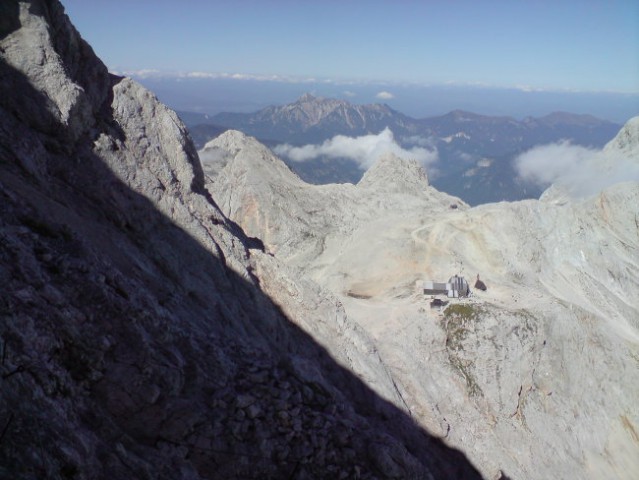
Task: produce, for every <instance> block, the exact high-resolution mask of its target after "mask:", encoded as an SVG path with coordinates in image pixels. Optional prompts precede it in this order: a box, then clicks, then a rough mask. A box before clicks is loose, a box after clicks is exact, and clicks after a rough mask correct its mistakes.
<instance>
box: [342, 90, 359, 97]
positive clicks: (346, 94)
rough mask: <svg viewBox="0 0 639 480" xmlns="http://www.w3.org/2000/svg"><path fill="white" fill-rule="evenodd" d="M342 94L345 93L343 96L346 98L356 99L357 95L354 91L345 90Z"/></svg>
mask: <svg viewBox="0 0 639 480" xmlns="http://www.w3.org/2000/svg"><path fill="white" fill-rule="evenodd" d="M342 93H343V94H344V96H346V97H354V96H355V95H357V94H356V93H355V92H352V91H350V90H344V91H343V92H342Z"/></svg>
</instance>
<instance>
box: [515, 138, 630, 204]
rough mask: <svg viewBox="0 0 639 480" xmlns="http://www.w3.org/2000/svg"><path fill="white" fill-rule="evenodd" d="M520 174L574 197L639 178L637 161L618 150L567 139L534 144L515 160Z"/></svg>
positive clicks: (536, 182)
mask: <svg viewBox="0 0 639 480" xmlns="http://www.w3.org/2000/svg"><path fill="white" fill-rule="evenodd" d="M515 169H516V170H517V172H518V174H519V176H520V177H521V178H522V179H524V180H528V181H531V182H533V183H535V184H537V185H539V186H541V187H547V186H549V185H551V184H556V185H558V186H561V187H563V188H564V189H565V190H566V191H567V192H568V193H570V194H571V195H572V196H574V197H586V196H589V195H593V194H595V193H597V192H599V191H600V190H602V189H603V188H605V187H607V186H610V185H613V184H615V183H619V182H623V181H630V180H634V181H639V163H638V162H637V161H636V160H635V161H633V160H631V159H630V158H627V157H623V156H622V155H621V154H619V153H612V152H606V151H602V150H597V149H590V148H586V147H581V146H579V145H572V144H571V143H570V142H568V141H562V142H559V143H551V144H548V145H541V146H539V147H535V148H533V149H531V150H528V151H527V152H524V153H522V154H521V155H519V156H518V157H517V158H516V159H515Z"/></svg>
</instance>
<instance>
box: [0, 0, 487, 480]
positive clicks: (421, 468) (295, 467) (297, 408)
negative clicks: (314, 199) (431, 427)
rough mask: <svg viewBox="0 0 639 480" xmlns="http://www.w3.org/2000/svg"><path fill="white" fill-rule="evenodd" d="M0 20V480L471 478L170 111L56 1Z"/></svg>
mask: <svg viewBox="0 0 639 480" xmlns="http://www.w3.org/2000/svg"><path fill="white" fill-rule="evenodd" d="M0 13H1V15H0V90H1V94H0V145H1V147H0V198H1V199H0V237H1V238H2V241H1V242H0V279H1V282H0V283H1V284H2V294H1V297H0V315H1V321H0V347H1V350H0V352H1V353H0V372H1V377H0V388H1V392H2V393H1V395H0V477H3V478H16V479H32V478H53V479H70V478H74V479H94V478H166V479H169V478H170V479H175V478H182V479H198V478H225V479H226V478H300V479H301V478H445V477H456V478H462V477H464V478H479V477H478V474H477V473H476V471H475V470H474V468H473V467H472V465H470V463H469V462H468V461H467V460H466V459H465V457H464V456H463V455H462V454H459V453H458V452H456V451H455V450H452V449H450V448H448V447H446V446H445V445H443V444H442V443H441V442H439V441H437V439H436V438H435V437H432V436H430V435H429V434H428V433H427V432H426V431H425V430H423V429H422V428H421V427H419V426H418V425H417V424H415V423H414V422H413V421H412V420H411V419H410V417H409V416H408V415H407V414H406V413H405V410H403V409H401V408H397V407H395V406H394V403H397V398H396V397H397V394H396V393H395V394H392V393H391V394H389V396H388V397H389V398H388V399H389V400H391V402H389V401H387V400H385V399H384V398H383V397H382V396H380V395H378V394H377V393H375V392H374V391H372V390H370V389H369V388H368V387H367V386H366V385H365V384H364V383H363V382H362V381H361V380H360V379H359V378H357V377H356V376H355V375H354V374H353V373H352V370H350V369H348V368H345V367H350V368H351V369H353V370H357V369H359V371H362V372H365V371H367V369H368V370H369V371H371V372H374V376H375V378H376V379H378V381H379V383H380V385H381V388H380V389H381V390H382V391H391V388H390V387H389V386H388V385H392V379H391V378H390V376H389V375H388V373H387V372H385V370H384V368H385V367H384V365H383V364H382V363H381V361H380V359H379V356H378V355H377V354H376V353H375V351H374V348H372V347H371V345H370V341H369V340H368V337H367V336H366V334H365V333H364V332H363V331H362V330H361V329H359V327H358V326H357V325H356V324H354V323H353V322H350V320H349V319H348V318H347V316H346V315H345V313H344V310H343V307H342V306H341V304H340V303H339V301H338V300H337V299H336V298H335V297H334V296H333V295H331V294H330V293H326V292H325V291H324V290H322V287H320V286H318V285H317V284H315V283H312V282H310V281H307V280H304V279H302V278H300V277H299V274H298V273H297V272H296V271H295V270H294V269H292V268H290V267H287V266H285V265H282V264H281V263H280V262H279V260H277V259H276V258H273V257H271V256H269V255H267V254H265V253H263V251H262V250H261V243H260V242H259V241H257V240H255V239H251V238H249V237H247V236H246V235H245V234H244V233H243V232H242V230H240V228H238V226H237V225H236V224H235V223H234V222H233V221H231V220H229V219H228V218H227V217H226V216H225V215H224V214H223V213H222V212H221V210H220V209H219V208H218V207H217V205H216V203H215V202H214V201H213V199H212V198H211V195H210V193H209V192H208V191H207V189H206V188H205V183H206V177H205V173H204V171H203V170H202V167H201V165H200V163H199V161H198V158H197V155H196V153H195V150H194V148H193V145H192V142H191V141H190V139H189V137H188V135H187V134H186V131H185V129H184V126H183V125H182V123H181V122H180V121H179V119H178V118H177V116H176V115H175V114H174V113H173V112H171V111H170V110H168V109H167V108H166V107H164V106H163V105H161V104H160V103H159V102H158V101H157V99H156V98H155V97H154V96H153V95H152V94H151V93H149V92H148V91H146V90H145V89H143V88H142V87H141V86H139V85H138V84H136V83H135V82H133V81H131V80H128V79H124V78H119V77H115V76H112V75H109V74H108V73H107V71H106V68H105V67H104V65H103V64H102V63H101V62H100V61H99V60H98V59H97V58H96V57H95V56H94V54H93V52H92V50H91V48H90V47H89V46H88V45H87V44H86V43H85V42H84V41H83V40H82V39H81V38H80V36H79V35H78V34H77V32H76V31H75V29H74V28H73V26H72V25H71V24H70V22H69V20H68V18H67V17H66V16H65V14H64V11H63V8H62V6H61V5H60V4H59V2H57V1H54V0H33V1H29V2H17V1H12V0H10V1H6V2H3V3H2V5H1V6H0ZM278 304H279V305H278ZM314 337H316V338H317V339H319V340H315V339H314ZM328 338H331V342H330V343H329V342H328V341H327V339H328ZM322 341H325V342H326V343H327V345H328V348H330V349H331V350H330V352H331V354H330V355H329V350H327V348H325V347H324V346H322V345H321V342H322ZM369 375H371V376H372V375H373V374H369ZM384 375H385V377H384ZM393 395H395V396H393ZM393 402H394V403H393Z"/></svg>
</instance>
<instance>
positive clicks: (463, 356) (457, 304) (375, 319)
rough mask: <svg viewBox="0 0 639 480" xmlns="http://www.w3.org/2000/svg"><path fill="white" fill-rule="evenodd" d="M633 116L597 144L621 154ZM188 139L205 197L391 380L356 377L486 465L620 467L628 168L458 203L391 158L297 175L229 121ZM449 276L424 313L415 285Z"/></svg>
mask: <svg viewBox="0 0 639 480" xmlns="http://www.w3.org/2000/svg"><path fill="white" fill-rule="evenodd" d="M638 125H639V124H638V123H637V121H636V120H633V121H631V122H629V123H628V125H627V126H626V127H624V129H622V131H621V132H620V133H619V135H618V136H617V138H615V139H614V140H613V141H612V142H611V143H610V144H609V145H608V146H607V147H606V149H605V151H606V152H608V153H609V154H610V155H611V157H610V158H616V156H617V155H621V154H623V155H634V153H633V152H636V146H637V145H639V142H636V138H638V135H637V132H638V131H639V130H638V128H637V127H638ZM635 144H637V145H635ZM205 151H206V152H207V155H206V156H205V157H206V158H208V159H210V163H209V164H205V165H204V168H205V171H206V172H207V175H208V186H209V189H210V190H211V192H212V195H213V197H214V198H215V199H216V201H217V202H218V204H219V205H220V208H221V209H222V210H223V211H224V213H225V214H227V215H229V217H230V218H232V219H233V220H234V221H236V222H237V223H238V224H240V225H241V226H242V227H243V228H244V229H245V230H246V231H247V232H248V233H249V234H250V235H255V236H259V237H260V238H262V239H263V240H264V243H265V247H266V249H267V251H270V252H272V253H273V254H274V255H275V257H276V258H280V259H282V260H284V261H286V262H287V263H288V264H289V265H291V266H293V267H294V268H297V269H298V270H299V271H300V272H302V273H303V274H304V275H306V276H308V277H310V278H312V279H313V280H314V281H316V282H317V283H318V284H320V285H322V286H323V287H325V288H326V289H328V290H330V291H332V292H333V293H334V294H335V295H336V296H337V298H338V299H339V300H340V301H341V302H342V303H343V304H344V307H345V311H346V315H347V316H348V317H349V318H350V319H352V320H354V321H355V322H356V323H357V324H358V325H359V326H360V327H361V329H362V330H363V331H364V332H365V333H366V334H367V335H368V336H369V337H370V338H371V345H372V348H374V349H375V350H376V351H377V352H378V354H379V358H380V359H381V362H382V363H383V365H384V366H385V367H386V371H387V372H388V373H389V374H390V376H391V378H392V383H393V390H394V391H395V392H396V394H395V395H393V394H392V392H391V391H390V390H389V389H388V388H387V385H386V384H384V383H383V382H380V381H376V379H375V372H374V371H369V372H367V373H368V376H364V377H363V378H365V380H366V382H367V383H368V384H369V385H372V386H373V388H374V389H375V390H376V391H378V392H379V393H380V395H382V396H384V397H385V398H388V399H390V400H391V401H393V402H394V403H395V404H396V405H397V406H398V407H400V408H403V409H404V410H406V411H407V412H409V413H410V415H411V416H412V417H413V418H415V419H416V421H418V422H419V423H420V424H421V425H422V426H424V427H425V428H426V429H428V430H429V431H431V432H434V433H436V434H438V435H439V436H441V437H443V438H445V440H446V442H447V443H448V444H449V445H452V446H455V447H457V448H460V449H461V450H463V451H464V452H465V453H466V454H467V455H468V456H469V458H470V459H471V460H472V461H473V462H475V464H476V465H478V467H479V468H480V470H481V472H482V473H483V474H484V475H485V477H486V478H495V477H499V475H501V474H502V473H503V472H505V474H507V475H508V476H509V477H512V478H522V479H523V478H527V479H547V478H561V479H574V478H583V479H586V478H589V479H600V478H610V479H612V478H619V479H628V480H630V479H634V478H637V476H638V475H639V407H638V404H637V401H636V399H637V398H639V323H637V319H638V318H639V301H638V300H637V296H636V295H635V294H634V292H636V291H637V290H638V289H639V261H638V260H639V223H638V220H637V219H638V218H639V185H638V184H637V183H632V182H630V183H625V184H624V183H622V184H618V185H615V186H613V187H609V188H608V189H606V190H604V191H602V192H601V193H599V194H598V195H596V196H594V197H592V198H586V199H581V200H573V199H570V198H568V197H566V195H565V194H559V193H560V192H558V191H554V193H553V192H548V194H547V195H544V197H543V198H542V200H540V201H537V200H530V201H523V202H516V203H499V204H488V205H483V206H480V207H476V208H467V206H466V205H465V204H463V202H461V201H459V200H457V199H455V198H453V197H450V196H447V195H445V194H442V193H440V192H437V191H436V190H434V189H432V187H430V186H429V185H428V181H427V178H426V175H425V174H424V173H423V171H420V169H419V167H418V166H417V165H416V164H414V163H412V162H405V161H402V160H401V159H398V158H393V157H385V158H381V159H380V160H379V161H378V163H377V164H376V165H375V166H374V167H373V168H372V169H371V170H369V172H367V174H366V176H365V177H364V178H363V179H362V181H361V182H359V183H358V184H357V185H325V186H313V185H308V184H305V183H303V182H302V181H300V180H299V179H298V178H297V177H296V176H295V175H294V174H292V173H291V172H290V171H289V170H288V169H287V167H286V166H285V165H284V164H283V163H282V162H281V161H280V160H279V159H277V158H276V157H275V156H274V155H273V154H272V153H270V151H268V149H266V148H265V147H263V146H261V145H259V144H258V143H257V142H256V141H255V140H254V139H251V138H248V137H245V136H243V135H242V134H240V133H239V132H227V133H225V134H224V135H222V136H221V137H219V138H218V139H216V140H213V141H212V142H210V143H209V144H207V146H206V147H205ZM637 160H639V158H638V159H637ZM638 163H639V162H638ZM454 273H462V274H463V275H465V276H466V277H467V278H468V279H469V280H470V281H471V285H472V284H473V280H474V277H475V275H476V274H477V273H481V278H482V279H483V280H484V281H485V283H486V284H487V285H488V290H487V291H486V292H482V291H476V292H474V293H475V295H474V296H473V297H472V298H470V299H468V300H459V301H453V302H452V303H451V305H450V306H449V308H447V309H446V310H445V311H443V312H441V311H438V310H431V309H430V308H429V305H428V300H429V299H425V298H424V297H423V296H422V295H421V294H420V293H416V292H415V287H414V286H415V283H416V282H418V281H421V280H435V281H446V280H447V279H448V278H449V277H450V276H451V275H452V274H454ZM397 397H399V398H397Z"/></svg>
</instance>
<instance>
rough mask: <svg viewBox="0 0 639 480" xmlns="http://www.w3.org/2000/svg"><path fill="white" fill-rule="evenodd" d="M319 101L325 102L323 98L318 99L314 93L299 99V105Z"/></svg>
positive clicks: (306, 94)
mask: <svg viewBox="0 0 639 480" xmlns="http://www.w3.org/2000/svg"><path fill="white" fill-rule="evenodd" d="M318 100H323V99H322V97H316V96H315V95H313V94H312V93H308V92H307V93H305V94H304V95H302V96H301V97H300V98H298V99H297V103H307V102H316V101H318Z"/></svg>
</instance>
